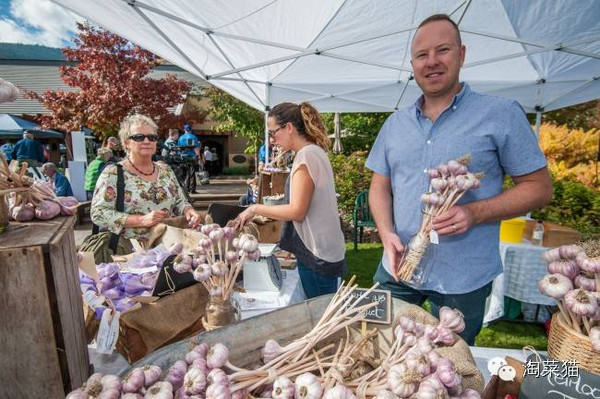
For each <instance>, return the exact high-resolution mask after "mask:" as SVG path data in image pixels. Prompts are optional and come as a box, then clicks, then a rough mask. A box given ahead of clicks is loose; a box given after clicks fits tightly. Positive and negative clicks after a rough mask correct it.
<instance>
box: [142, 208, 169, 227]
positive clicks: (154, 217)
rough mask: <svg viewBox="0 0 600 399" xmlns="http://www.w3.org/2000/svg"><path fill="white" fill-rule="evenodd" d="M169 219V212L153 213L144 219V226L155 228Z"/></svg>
mask: <svg viewBox="0 0 600 399" xmlns="http://www.w3.org/2000/svg"><path fill="white" fill-rule="evenodd" d="M167 217H169V212H167V211H152V212H150V213H148V214H146V215H144V216H143V217H142V226H143V227H152V226H155V225H157V224H159V223H160V222H162V221H163V220H165V219H166V218H167Z"/></svg>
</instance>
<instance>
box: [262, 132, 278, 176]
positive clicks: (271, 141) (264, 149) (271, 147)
mask: <svg viewBox="0 0 600 399" xmlns="http://www.w3.org/2000/svg"><path fill="white" fill-rule="evenodd" d="M275 145H276V143H275V139H274V138H273V137H271V136H269V158H270V159H271V160H273V150H274V148H275ZM266 157H267V146H266V143H263V145H261V146H260V148H259V149H258V170H259V171H261V170H262V169H263V168H264V167H265V159H266Z"/></svg>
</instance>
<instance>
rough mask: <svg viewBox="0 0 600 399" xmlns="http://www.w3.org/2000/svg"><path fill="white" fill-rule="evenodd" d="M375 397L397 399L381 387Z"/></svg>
mask: <svg viewBox="0 0 600 399" xmlns="http://www.w3.org/2000/svg"><path fill="white" fill-rule="evenodd" d="M430 170H431V169H430ZM374 398H375V399H396V395H394V394H393V393H391V392H390V391H388V390H387V389H381V390H379V391H377V395H375V396H374Z"/></svg>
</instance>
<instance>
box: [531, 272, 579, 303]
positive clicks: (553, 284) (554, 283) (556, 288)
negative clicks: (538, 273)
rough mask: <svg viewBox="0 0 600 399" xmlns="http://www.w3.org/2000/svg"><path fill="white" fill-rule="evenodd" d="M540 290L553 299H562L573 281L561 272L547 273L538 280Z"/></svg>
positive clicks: (569, 289)
mask: <svg viewBox="0 0 600 399" xmlns="http://www.w3.org/2000/svg"><path fill="white" fill-rule="evenodd" d="M538 287H539V289H540V292H541V293H542V294H544V295H546V296H549V297H552V298H554V299H562V298H563V297H564V296H565V294H566V293H567V292H569V291H571V290H572V289H573V283H572V282H571V280H570V279H569V278H568V277H565V276H563V275H562V274H547V275H545V276H544V278H542V279H541V280H540V281H539V282H538Z"/></svg>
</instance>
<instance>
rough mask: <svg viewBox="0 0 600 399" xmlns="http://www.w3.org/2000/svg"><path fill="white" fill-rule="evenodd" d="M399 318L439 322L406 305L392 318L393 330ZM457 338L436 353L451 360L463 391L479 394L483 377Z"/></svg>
mask: <svg viewBox="0 0 600 399" xmlns="http://www.w3.org/2000/svg"><path fill="white" fill-rule="evenodd" d="M401 316H408V317H410V318H411V319H413V320H415V321H417V322H419V323H423V324H431V325H434V326H436V325H437V324H438V323H439V320H438V319H436V318H435V317H434V316H432V315H431V314H430V313H428V312H427V311H426V310H424V309H423V308H421V307H419V306H416V305H408V306H404V307H402V308H401V309H400V310H399V311H398V312H396V315H395V317H394V324H393V326H394V328H396V326H397V325H398V324H399V319H400V317H401ZM454 335H455V337H456V338H457V340H456V343H455V344H454V345H452V346H447V347H440V348H437V349H436V351H437V352H438V353H439V354H440V356H443V357H446V358H448V359H450V360H452V363H454V365H455V366H456V372H457V373H458V374H460V375H461V376H462V386H463V388H464V389H467V388H471V389H474V390H476V391H477V392H479V393H480V394H481V393H482V392H483V387H484V383H485V381H484V379H483V375H482V374H481V372H480V371H479V369H478V368H477V364H476V363H475V359H474V358H473V355H472V354H471V350H470V349H469V345H467V343H466V342H465V341H463V339H462V338H460V337H459V336H458V335H456V334H454Z"/></svg>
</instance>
